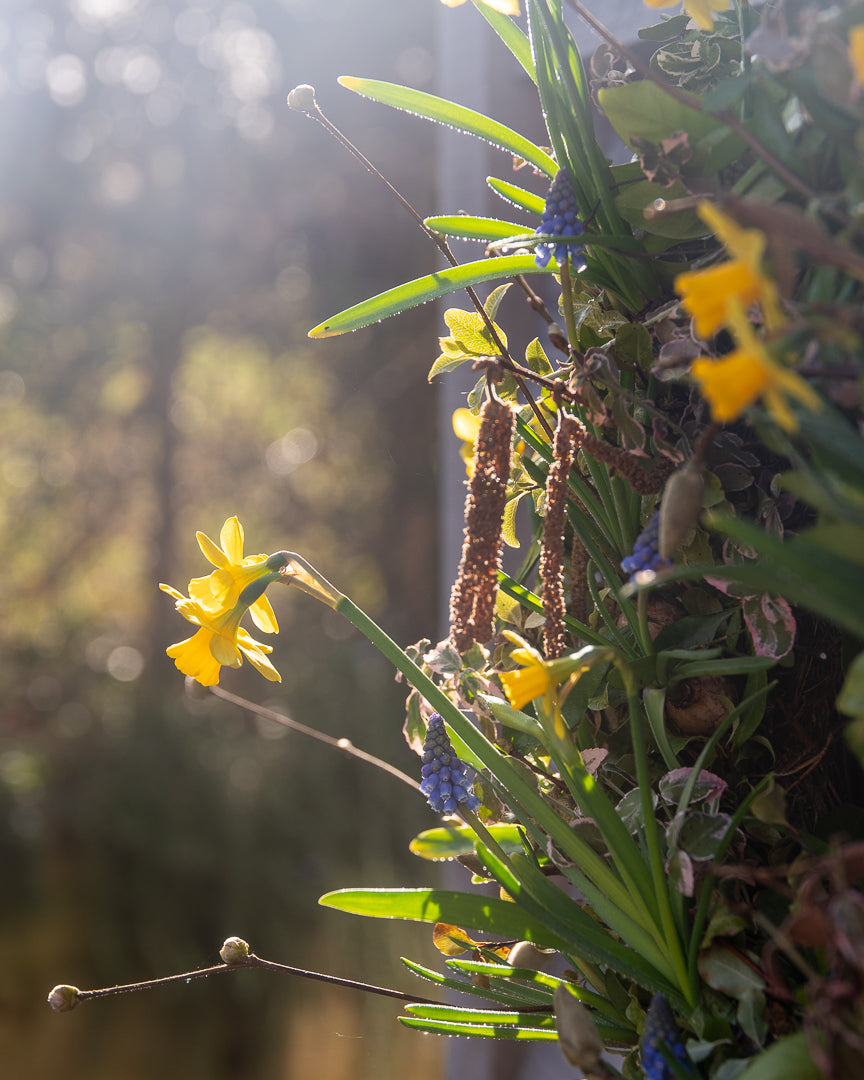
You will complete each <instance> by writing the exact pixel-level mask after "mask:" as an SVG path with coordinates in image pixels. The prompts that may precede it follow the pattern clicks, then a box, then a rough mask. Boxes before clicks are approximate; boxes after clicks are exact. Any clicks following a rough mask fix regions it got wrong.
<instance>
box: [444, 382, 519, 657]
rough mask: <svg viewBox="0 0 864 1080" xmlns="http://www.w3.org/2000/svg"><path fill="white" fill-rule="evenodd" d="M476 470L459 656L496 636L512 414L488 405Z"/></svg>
mask: <svg viewBox="0 0 864 1080" xmlns="http://www.w3.org/2000/svg"><path fill="white" fill-rule="evenodd" d="M480 417H481V421H480V431H479V432H478V434H477V442H476V444H475V447H474V467H473V472H472V474H471V480H470V481H469V485H468V497H467V499H466V500H465V540H464V543H463V545H462V560H461V562H460V564H459V573H458V576H457V578H456V582H455V584H454V586H453V591H452V593H451V595H450V638H451V640H452V641H453V644H454V646H455V647H456V649H457V650H458V651H459V652H465V651H466V649H469V648H470V647H471V645H472V643H473V642H474V641H481V642H485V641H489V640H490V638H491V637H492V636H493V634H494V633H495V597H496V594H497V591H498V570H499V568H500V565H501V550H502V545H503V541H502V537H501V525H502V522H503V519H504V507H505V504H506V500H507V480H508V478H509V476H510V445H511V443H512V440H513V427H514V424H515V416H514V413H513V410H512V409H511V408H510V407H509V406H507V405H504V404H503V403H502V402H500V401H487V402H486V404H485V405H484V406H483V410H482V412H481V414H480Z"/></svg>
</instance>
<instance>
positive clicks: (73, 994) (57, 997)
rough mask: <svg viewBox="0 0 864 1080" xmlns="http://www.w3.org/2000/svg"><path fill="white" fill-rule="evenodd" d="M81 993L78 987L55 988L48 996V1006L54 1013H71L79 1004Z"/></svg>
mask: <svg viewBox="0 0 864 1080" xmlns="http://www.w3.org/2000/svg"><path fill="white" fill-rule="evenodd" d="M80 993H81V991H80V990H79V989H78V987H77V986H55V987H54V989H53V990H52V991H51V993H50V994H49V995H48V1004H49V1005H50V1006H51V1008H52V1009H53V1010H54V1012H69V1011H70V1010H71V1009H74V1008H75V1006H76V1005H77V1004H78V995H79V994H80Z"/></svg>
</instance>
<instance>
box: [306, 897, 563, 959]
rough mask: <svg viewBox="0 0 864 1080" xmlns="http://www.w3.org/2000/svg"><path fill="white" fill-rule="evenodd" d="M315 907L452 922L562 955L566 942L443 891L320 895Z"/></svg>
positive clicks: (484, 903) (505, 907)
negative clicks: (544, 947)
mask: <svg viewBox="0 0 864 1080" xmlns="http://www.w3.org/2000/svg"><path fill="white" fill-rule="evenodd" d="M318 903H319V904H321V905H322V906H323V907H330V908H335V909H336V910H337V911H347V912H349V913H350V914H352V915H367V916H370V917H372V918H377V919H409V920H413V921H415V922H429V923H436V922H446V923H453V924H454V925H456V926H463V927H467V928H469V929H471V930H481V931H484V932H485V933H487V934H491V935H492V936H493V937H499V938H505V939H509V938H516V939H517V940H521V939H522V938H524V939H525V940H526V941H533V942H534V943H535V945H542V946H546V947H548V948H551V949H558V950H559V951H561V950H563V951H564V952H566V951H567V949H568V948H569V946H568V943H567V941H566V939H564V938H561V937H559V936H558V935H557V934H555V933H553V932H552V931H551V930H549V929H548V928H547V927H546V926H545V925H544V924H543V923H542V922H541V921H540V920H539V919H535V918H533V917H532V916H531V915H529V914H527V912H525V911H523V910H521V908H519V907H518V906H517V905H516V904H512V903H510V902H509V901H507V900H499V899H497V897H490V896H481V895H480V894H477V895H474V894H472V893H460V892H452V891H450V890H448V889H339V890H337V891H336V892H330V893H326V894H325V895H324V896H322V897H321V898H320V899H319V901H318Z"/></svg>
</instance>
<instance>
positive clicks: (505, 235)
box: [423, 214, 528, 240]
mask: <svg viewBox="0 0 864 1080" xmlns="http://www.w3.org/2000/svg"><path fill="white" fill-rule="evenodd" d="M423 224H424V225H426V226H427V227H428V228H430V229H431V230H432V231H433V232H436V233H439V234H440V235H441V236H457V237H459V239H461V240H507V239H509V238H510V237H511V236H522V235H524V233H525V232H526V231H527V228H528V227H527V226H526V225H517V224H516V223H515V222H513V221H502V220H501V219H500V218H489V217H468V216H466V215H462V214H445V215H442V216H440V217H428V218H426V219H425V220H424V222H423Z"/></svg>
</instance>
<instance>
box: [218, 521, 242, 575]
mask: <svg viewBox="0 0 864 1080" xmlns="http://www.w3.org/2000/svg"><path fill="white" fill-rule="evenodd" d="M219 540H220V541H221V543H222V550H223V551H224V552H225V554H226V555H227V556H228V561H229V562H232V563H236V564H237V565H240V564H241V563H242V562H243V526H242V525H241V524H240V521H239V519H238V518H237V517H236V515H235V516H234V517H230V518H228V519H227V520H226V521H225V524H224V525H223V526H222V531H221V532H220V533H219Z"/></svg>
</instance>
